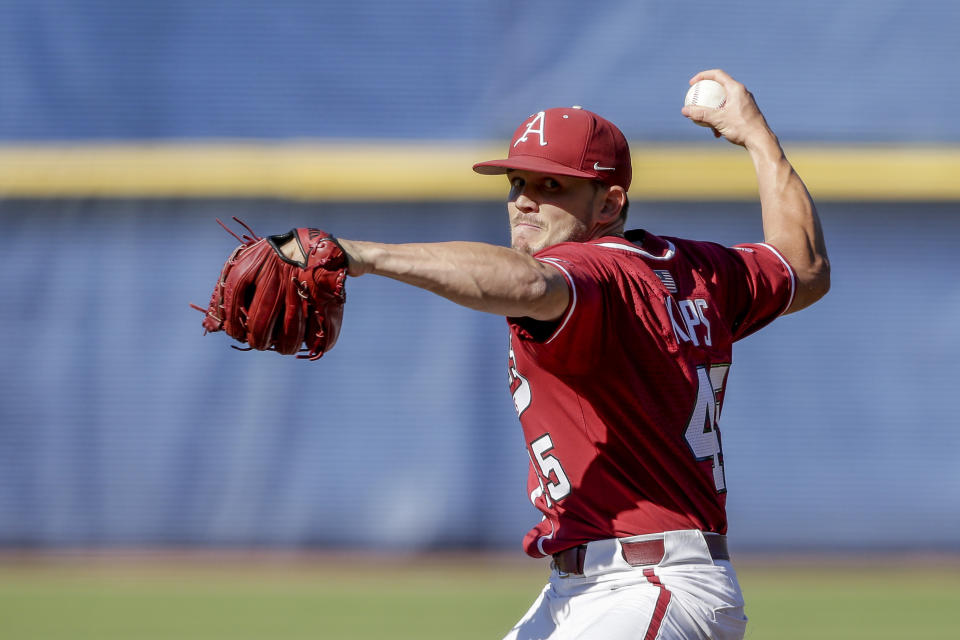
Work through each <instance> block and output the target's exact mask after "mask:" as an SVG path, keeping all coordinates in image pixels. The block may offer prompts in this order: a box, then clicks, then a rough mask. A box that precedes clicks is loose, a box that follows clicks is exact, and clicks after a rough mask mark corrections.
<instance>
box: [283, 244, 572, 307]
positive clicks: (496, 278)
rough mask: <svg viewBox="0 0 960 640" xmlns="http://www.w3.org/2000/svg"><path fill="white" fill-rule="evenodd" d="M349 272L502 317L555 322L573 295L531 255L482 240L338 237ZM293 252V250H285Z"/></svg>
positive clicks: (557, 275)
mask: <svg viewBox="0 0 960 640" xmlns="http://www.w3.org/2000/svg"><path fill="white" fill-rule="evenodd" d="M338 242H339V243H340V246H341V247H343V250H344V252H345V253H346V254H347V258H348V260H349V264H350V267H349V274H350V275H351V276H361V275H364V274H376V275H380V276H385V277H388V278H392V279H394V280H399V281H401V282H405V283H407V284H411V285H413V286H415V287H420V288H421V289H426V290H427V291H432V292H433V293H436V294H437V295H440V296H443V297H444V298H447V299H449V300H452V301H453V302H456V303H457V304H459V305H463V306H465V307H469V308H471V309H476V310H478V311H486V312H488V313H494V314H497V315H502V316H510V317H529V318H534V319H536V320H556V319H557V318H559V317H560V316H561V315H563V312H564V310H565V309H566V307H567V302H568V301H569V297H570V292H569V289H568V287H567V283H566V281H565V280H564V277H563V275H562V274H561V273H560V271H558V270H557V269H555V268H554V267H551V266H549V265H547V264H544V263H542V262H539V261H537V260H535V259H533V258H532V257H530V256H529V255H527V254H525V253H522V252H520V251H517V250H515V249H509V248H507V247H498V246H495V245H490V244H483V243H480V242H438V243H425V244H382V243H377V242H363V241H358V240H345V239H343V238H338ZM288 248H289V250H293V247H292V246H288V247H284V251H285V252H286V251H287V250H288Z"/></svg>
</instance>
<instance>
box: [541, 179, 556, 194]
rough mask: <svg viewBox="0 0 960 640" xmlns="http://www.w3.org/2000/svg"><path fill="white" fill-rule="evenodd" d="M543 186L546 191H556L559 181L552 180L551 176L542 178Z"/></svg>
mask: <svg viewBox="0 0 960 640" xmlns="http://www.w3.org/2000/svg"><path fill="white" fill-rule="evenodd" d="M543 188H544V189H546V190H548V191H556V190H557V189H559V188H560V183H559V182H557V181H556V180H554V179H553V178H544V179H543Z"/></svg>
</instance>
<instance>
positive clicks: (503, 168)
mask: <svg viewBox="0 0 960 640" xmlns="http://www.w3.org/2000/svg"><path fill="white" fill-rule="evenodd" d="M510 169H519V170H521V171H536V172H538V173H552V174H554V175H558V176H571V177H574V178H596V177H597V174H596V173H590V172H589V171H580V170H579V169H573V168H571V167H568V166H567V165H565V164H560V163H559V162H554V161H553V160H547V159H546V158H540V157H538V156H513V157H512V158H504V159H503V160H487V161H486V162H478V163H477V164H475V165H473V170H474V171H476V172H477V173H481V174H483V175H485V176H496V175H500V174H504V173H506V172H507V171H509V170H510Z"/></svg>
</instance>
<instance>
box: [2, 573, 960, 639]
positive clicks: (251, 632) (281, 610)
mask: <svg viewBox="0 0 960 640" xmlns="http://www.w3.org/2000/svg"><path fill="white" fill-rule="evenodd" d="M739 572H740V576H741V582H742V584H743V589H744V593H745V595H746V598H747V605H748V610H747V614H748V615H749V617H750V619H751V622H750V625H749V627H748V631H747V638H758V639H759V638H765V639H767V638H769V639H782V640H791V639H793V638H798V639H799V638H818V639H821V640H823V639H829V638H837V639H844V640H859V639H867V638H869V639H871V640H883V639H885V638H891V639H893V638H897V639H901V638H910V639H924V640H926V639H929V640H937V639H940V638H943V639H946V638H950V639H951V640H952V639H954V638H957V637H958V631H957V629H958V628H960V625H958V622H960V563H957V562H956V561H952V562H949V563H946V564H939V565H938V564H933V563H928V564H927V565H925V566H923V567H910V566H909V565H906V566H905V565H896V566H888V565H885V563H884V562H883V561H882V560H878V561H877V562H876V563H871V564H864V565H862V566H861V565H858V566H844V567H837V566H836V565H831V564H830V563H828V562H824V563H823V564H822V565H818V566H810V565H809V564H797V563H792V564H791V563H783V564H782V565H774V564H772V563H762V562H761V563H758V562H757V561H756V560H753V561H750V562H746V563H744V564H743V566H741V567H739ZM545 577H546V576H545V570H544V568H543V566H542V565H541V564H539V563H536V562H533V561H530V560H526V559H524V558H522V557H513V558H512V559H508V560H505V559H504V558H503V557H502V556H496V557H485V556H478V557H469V556H462V557H451V556H446V557H439V558H437V557H430V558H427V559H422V560H421V561H418V562H416V563H415V562H412V561H408V560H404V561H390V562H387V561H385V562H383V563H382V564H377V563H373V562H370V561H369V560H363V559H359V558H350V557H342V556H341V557H339V558H338V557H337V556H310V557H307V558H305V559H298V558H297V557H295V556H290V557H287V558H286V559H285V560H282V561H276V560H269V559H268V560H264V559H263V558H256V559H252V560H251V559H249V558H246V559H245V558H232V559H231V558H228V559H224V558H223V557H222V556H216V557H215V558H214V559H212V560H211V559H210V557H209V556H186V557H184V556H178V557H166V556H155V557H150V558H147V559H144V558H137V557H129V558H126V559H120V560H118V559H116V558H112V557H109V558H107V559H104V558H103V557H101V558H97V559H92V560H91V559H83V558H80V559H78V558H68V559H66V560H65V559H64V558H59V559H50V558H46V559H43V560H42V561H37V560H30V561H24V560H23V559H22V558H19V559H13V560H11V559H10V558H9V557H7V558H6V560H3V559H0V638H2V639H3V640H20V639H24V640H35V639H36V640H40V639H43V640H60V639H63V640H66V639H70V640H88V639H90V640H93V639H96V640H119V639H121V638H122V639H124V640H139V639H143V640H154V639H161V638H162V639H166V638H176V639H177V640H194V639H196V640H220V639H223V640H247V639H250V640H253V639H254V638H256V639H257V640H265V639H269V640H299V639H301V638H303V639H307V638H310V639H311V640H315V639H322V640H327V639H331V640H332V639H341V638H342V639H348V640H367V639H372V638H378V639H379V638H391V639H393V638H396V639H401V640H402V639H406V638H411V639H412V638H417V639H419V640H432V639H434V638H436V639H440V638H444V639H447V638H455V639H458V640H461V639H462V640H470V639H473V638H476V639H485V640H499V638H501V637H502V636H503V634H504V633H505V632H506V630H507V629H509V628H510V627H511V626H512V625H513V623H514V622H516V620H517V619H518V618H519V617H520V616H521V615H522V614H523V612H524V611H525V610H526V609H527V607H528V606H529V605H530V604H531V603H532V602H533V600H534V598H535V597H536V595H537V593H538V592H539V590H540V587H541V586H542V583H543V581H544V579H545Z"/></svg>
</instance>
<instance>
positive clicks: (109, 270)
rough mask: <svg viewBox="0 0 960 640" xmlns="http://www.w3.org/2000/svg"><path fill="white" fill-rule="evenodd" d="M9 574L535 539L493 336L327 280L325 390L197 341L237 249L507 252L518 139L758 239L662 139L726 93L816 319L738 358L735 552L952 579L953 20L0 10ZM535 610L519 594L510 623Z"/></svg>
mask: <svg viewBox="0 0 960 640" xmlns="http://www.w3.org/2000/svg"><path fill="white" fill-rule="evenodd" d="M0 15H2V16H3V20H2V21H0V196H2V199H0V238H2V240H3V249H2V251H0V330H2V333H3V339H2V340H0V547H2V548H5V549H7V550H13V551H19V550H24V549H41V550H57V549H70V548H83V549H112V548H154V549H155V548H165V547H171V548H173V547H176V548H182V547H190V548H197V547H199V548H209V549H213V548H263V549H361V550H362V549H378V550H389V551H392V552H398V553H403V552H411V553H412V552H420V551H425V550H437V549H454V550H460V549H470V550H474V549H490V550H507V551H510V552H513V553H515V554H516V555H517V556H519V555H521V554H522V551H521V550H520V539H521V538H522V536H523V534H524V532H525V531H526V530H527V529H528V528H529V527H530V526H532V524H534V523H535V522H536V521H537V520H538V517H537V513H536V512H535V511H534V509H533V507H532V506H531V505H530V504H529V503H528V501H527V498H526V495H525V476H526V467H527V464H528V459H527V456H526V455H525V453H524V447H523V442H522V439H521V433H520V429H519V424H518V422H517V419H516V415H515V413H514V410H513V405H512V400H511V397H510V395H509V392H508V389H507V384H506V382H507V380H506V377H507V376H506V360H507V354H506V350H507V329H506V325H505V322H504V320H503V319H502V318H498V317H494V316H486V315H482V314H479V313H475V312H471V311H467V310H464V309H461V308H458V307H457V306H455V305H453V304H451V303H449V302H446V301H444V300H442V299H439V298H436V297H434V296H432V295H430V294H427V293H424V292H421V291H419V290H415V289H413V288H410V287H407V286H404V285H400V284H397V283H394V282H391V281H389V280H385V279H378V278H375V277H365V278H362V279H354V280H351V281H350V282H348V304H347V309H346V317H345V322H344V330H343V333H342V335H341V337H340V341H339V343H338V344H337V346H336V348H335V349H334V350H333V351H332V352H330V353H329V354H327V355H325V356H324V357H323V359H322V360H320V361H318V362H313V363H311V362H305V361H295V360H293V359H290V358H284V357H281V356H277V355H276V354H273V353H259V352H254V353H242V352H239V351H235V350H233V349H230V348H229V344H230V340H229V339H228V338H227V337H226V336H224V335H223V334H218V335H211V336H207V337H204V336H203V331H202V329H201V327H200V320H201V318H202V316H201V314H199V313H197V312H195V311H193V310H191V309H190V308H189V307H188V303H190V302H195V303H198V304H200V305H203V306H205V305H206V303H207V300H208V299H209V295H210V291H211V289H212V286H213V283H214V280H215V278H216V275H217V273H218V272H219V269H220V266H221V264H222V262H223V260H224V259H225V258H226V256H227V255H228V253H229V252H230V251H231V249H232V248H233V246H234V245H235V244H236V242H235V241H234V239H233V238H231V237H230V236H228V235H227V234H226V233H225V232H224V231H223V230H222V229H221V228H220V227H219V226H218V225H217V224H216V223H215V222H214V219H215V218H217V217H219V218H221V219H224V220H229V219H230V217H231V216H238V217H240V218H242V219H243V220H245V221H246V222H247V223H248V224H250V225H251V226H252V227H253V228H254V229H255V230H256V231H257V232H258V233H260V234H270V233H280V232H283V231H286V230H287V229H289V228H291V227H294V226H318V227H321V228H324V229H326V230H328V231H330V232H332V233H334V234H336V235H339V236H342V237H347V238H356V239H367V240H379V241H389V242H406V241H442V240H477V241H485V242H492V243H501V244H502V243H505V242H506V241H507V237H508V236H507V230H506V217H505V207H504V199H505V196H506V191H507V189H506V186H507V185H506V181H505V180H501V179H498V178H490V177H482V176H476V175H474V174H473V172H472V171H471V169H470V165H471V163H472V162H475V161H479V160H484V159H489V158H493V157H502V154H503V153H505V152H506V148H507V144H508V140H509V138H510V135H511V134H512V132H513V130H514V128H515V127H516V126H517V125H518V124H520V122H521V121H522V120H523V119H524V118H525V117H526V116H527V115H528V114H530V113H532V112H535V111H538V110H540V109H543V108H547V107H551V106H564V105H573V104H577V105H583V106H584V107H585V108H588V109H591V110H594V111H597V112H599V113H601V114H603V115H604V116H606V117H607V118H609V119H611V120H612V121H614V122H615V123H617V124H618V125H619V126H620V127H621V128H622V129H623V131H624V132H625V133H626V135H627V137H628V138H629V139H630V141H631V146H632V149H633V150H634V154H635V171H636V178H635V182H634V187H633V188H632V189H631V198H632V200H633V202H634V205H633V207H632V209H631V219H630V225H629V226H631V227H644V228H648V229H650V230H651V231H653V232H655V233H659V234H666V235H679V236H686V237H692V238H696V239H703V240H715V241H719V242H723V243H727V244H733V243H737V242H745V241H756V240H760V239H761V238H762V231H761V228H760V219H759V205H758V202H757V199H756V193H755V186H754V177H753V172H752V168H751V165H750V163H749V160H748V159H747V157H746V154H745V153H744V152H743V151H742V150H741V149H739V148H735V147H733V146H732V145H729V144H727V143H725V142H722V141H715V140H714V139H713V138H712V136H711V135H710V132H709V131H708V130H705V129H702V128H700V127H696V126H694V125H692V124H691V123H690V122H688V121H687V120H686V119H685V118H683V117H682V116H681V115H680V107H681V105H682V100H683V96H684V94H685V92H686V89H687V81H688V79H689V78H690V77H691V76H692V75H693V74H695V73H696V72H697V71H699V70H701V69H706V68H712V67H722V68H724V69H726V70H728V71H729V72H730V73H731V74H733V75H734V76H735V77H736V78H737V79H739V80H741V81H742V82H744V83H745V84H746V85H747V87H748V88H749V89H750V90H751V91H752V92H753V93H754V95H755V96H756V98H757V101H758V103H759V104H760V106H761V108H762V109H763V110H764V113H765V114H766V116H767V119H768V121H769V122H770V124H771V125H772V127H773V128H774V130H775V131H776V132H777V133H778V135H779V136H780V139H781V142H782V144H783V146H784V148H785V149H786V151H787V154H788V156H789V157H790V158H791V159H792V160H794V163H795V165H796V166H797V168H798V170H799V171H800V173H801V175H802V176H804V177H805V179H806V181H807V183H808V186H809V188H810V190H811V192H812V194H813V196H814V198H815V199H816V200H817V203H818V206H819V209H820V214H821V216H822V218H823V224H824V227H825V231H826V236H827V242H828V249H829V252H830V256H831V259H832V263H833V289H832V291H831V293H830V294H829V295H828V296H827V297H826V298H825V299H824V300H823V301H822V302H820V303H819V304H817V305H816V306H814V307H812V308H811V309H809V310H807V311H804V312H803V313H800V314H797V315H792V316H788V317H786V318H782V319H780V320H779V321H777V322H776V323H774V324H773V325H772V326H771V327H769V328H768V329H767V330H765V331H763V332H761V333H759V334H757V335H755V336H752V337H750V338H748V339H746V340H745V341H743V342H741V343H739V344H738V346H737V347H736V350H735V361H734V365H733V369H732V375H731V378H730V382H729V393H728V394H727V400H726V405H725V407H724V415H723V420H722V427H723V434H724V445H725V446H724V451H725V459H726V469H727V482H728V486H729V502H728V506H729V515H730V521H731V524H730V534H731V544H732V546H733V547H734V549H735V550H743V551H749V550H765V551H774V552H792V551H797V550H815V551H842V552H850V551H861V550H866V551H872V552H886V551H891V550H904V549H906V550H911V551H947V552H949V551H960V534H958V532H960V465H958V463H957V459H958V453H960V417H958V415H960V414H958V409H957V394H958V389H954V387H953V380H954V379H955V378H957V362H958V360H960V338H958V331H960V329H958V318H960V284H958V276H960V267H958V266H957V252H958V250H960V215H958V202H960V121H958V120H957V118H956V113H957V108H956V105H957V104H960V83H958V82H957V81H956V74H957V71H956V64H957V61H958V59H960V44H958V39H957V37H956V33H957V30H958V27H960V5H958V4H957V3H956V2H953V1H952V0H942V1H937V0H912V1H909V2H908V1H906V0H870V1H867V0H855V1H850V2H842V3H837V2H833V1H827V0H813V1H810V2H804V3H793V2H783V1H776V2H771V1H769V0H739V1H732V2H726V3H724V4H723V9H722V11H721V10H720V9H718V8H717V5H715V4H714V3H706V2H684V3H675V2H666V1H654V0H643V1H639V0H611V1H609V2H604V3H599V4H598V3H583V2H562V1H560V2H558V1H557V0H551V1H549V2H547V1H545V0H544V1H540V0H536V1H529V2H507V1H505V0H485V1H484V2H473V1H468V0H464V1H462V2H450V1H449V0H414V1H408V2H390V1H387V0H355V1H354V2H350V3H343V2H326V1H319V2H317V1H309V2H308V1H306V0H272V1H270V2H267V1H265V0H247V1H244V2H222V1H219V0H190V1H189V2H187V1H184V0H169V1H167V2H119V1H117V0H72V1H70V2H66V1H63V0H61V1H56V0H30V1H29V2H28V1H26V0H0ZM532 596H533V593H531V599H532Z"/></svg>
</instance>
